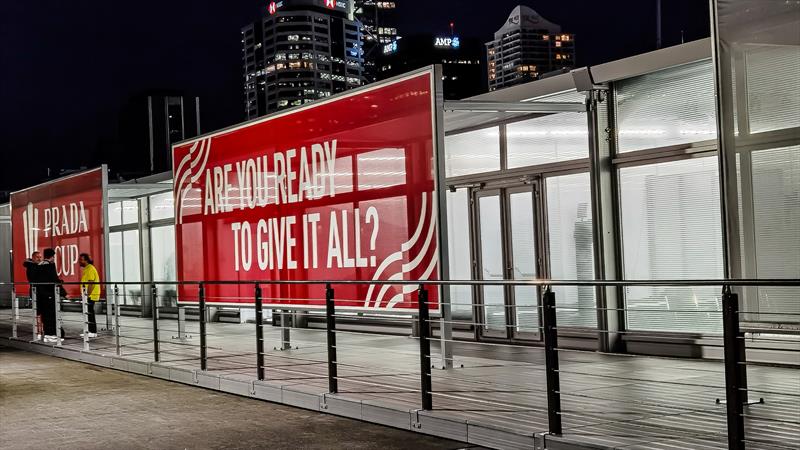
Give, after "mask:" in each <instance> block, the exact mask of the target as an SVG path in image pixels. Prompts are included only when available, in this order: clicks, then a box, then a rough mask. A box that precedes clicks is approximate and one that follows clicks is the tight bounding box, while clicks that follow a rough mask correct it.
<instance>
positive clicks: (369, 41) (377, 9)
mask: <svg viewBox="0 0 800 450" xmlns="http://www.w3.org/2000/svg"><path fill="white" fill-rule="evenodd" d="M353 7H354V8H353V14H354V16H355V18H356V20H358V21H359V22H360V23H361V35H362V37H363V41H364V42H363V43H364V47H363V48H364V77H365V78H366V80H367V82H372V81H375V80H377V79H380V78H383V76H384V75H385V73H384V72H386V71H385V70H383V69H384V67H385V66H386V65H387V62H386V60H387V57H386V53H385V52H384V51H383V50H384V48H386V46H387V45H391V44H392V43H396V42H397V40H398V39H399V37H400V36H398V34H397V28H396V27H395V25H394V23H395V22H394V20H393V19H394V18H393V15H394V13H395V10H396V8H397V4H396V3H395V2H383V1H375V0H354V2H353Z"/></svg>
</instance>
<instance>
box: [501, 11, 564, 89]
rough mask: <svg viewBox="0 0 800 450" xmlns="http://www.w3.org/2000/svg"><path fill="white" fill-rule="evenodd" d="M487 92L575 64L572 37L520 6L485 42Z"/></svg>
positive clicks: (534, 12)
mask: <svg viewBox="0 0 800 450" xmlns="http://www.w3.org/2000/svg"><path fill="white" fill-rule="evenodd" d="M486 60H487V64H488V80H489V90H490V91H494V90H496V89H501V88H504V87H508V86H513V85H515V84H519V83H524V82H526V81H531V80H535V79H537V78H540V77H541V76H542V75H544V74H547V73H548V72H553V71H557V70H562V69H570V68H572V67H573V66H574V64H575V36H574V35H572V34H568V33H562V32H561V26H559V25H556V24H554V23H552V22H549V21H548V20H547V19H545V18H544V17H542V16H540V15H539V14H538V13H537V12H536V11H534V10H533V9H531V8H529V7H527V6H522V5H519V6H517V7H516V8H514V10H513V11H511V14H510V15H509V16H508V19H507V20H506V23H505V24H503V26H502V27H501V28H500V29H499V30H497V32H496V33H495V34H494V40H492V41H490V42H487V43H486Z"/></svg>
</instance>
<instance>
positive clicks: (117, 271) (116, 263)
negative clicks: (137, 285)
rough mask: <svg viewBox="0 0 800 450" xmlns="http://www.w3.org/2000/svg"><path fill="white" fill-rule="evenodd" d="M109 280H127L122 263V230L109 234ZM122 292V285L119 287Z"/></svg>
mask: <svg viewBox="0 0 800 450" xmlns="http://www.w3.org/2000/svg"><path fill="white" fill-rule="evenodd" d="M108 247H109V248H108V263H109V265H110V267H109V268H108V281H110V282H118V281H125V269H124V265H123V263H122V232H121V231H119V232H115V233H109V234H108ZM119 289H120V290H119V293H120V294H122V293H123V291H122V287H121V286H120V287H119Z"/></svg>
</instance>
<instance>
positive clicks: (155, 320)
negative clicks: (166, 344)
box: [150, 284, 161, 362]
mask: <svg viewBox="0 0 800 450" xmlns="http://www.w3.org/2000/svg"><path fill="white" fill-rule="evenodd" d="M150 293H151V302H150V304H151V305H152V311H153V361H155V362H158V361H159V360H160V359H161V356H160V349H159V348H160V346H159V342H158V301H157V298H156V285H155V284H153V285H151V286H150Z"/></svg>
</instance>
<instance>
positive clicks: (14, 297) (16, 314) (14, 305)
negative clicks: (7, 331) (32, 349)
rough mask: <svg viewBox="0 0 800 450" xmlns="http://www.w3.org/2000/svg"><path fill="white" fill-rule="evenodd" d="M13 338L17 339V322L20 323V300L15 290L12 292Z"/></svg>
mask: <svg viewBox="0 0 800 450" xmlns="http://www.w3.org/2000/svg"><path fill="white" fill-rule="evenodd" d="M11 322H12V324H11V337H12V338H14V339H16V338H17V322H19V299H18V298H17V293H16V291H15V290H12V291H11Z"/></svg>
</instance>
